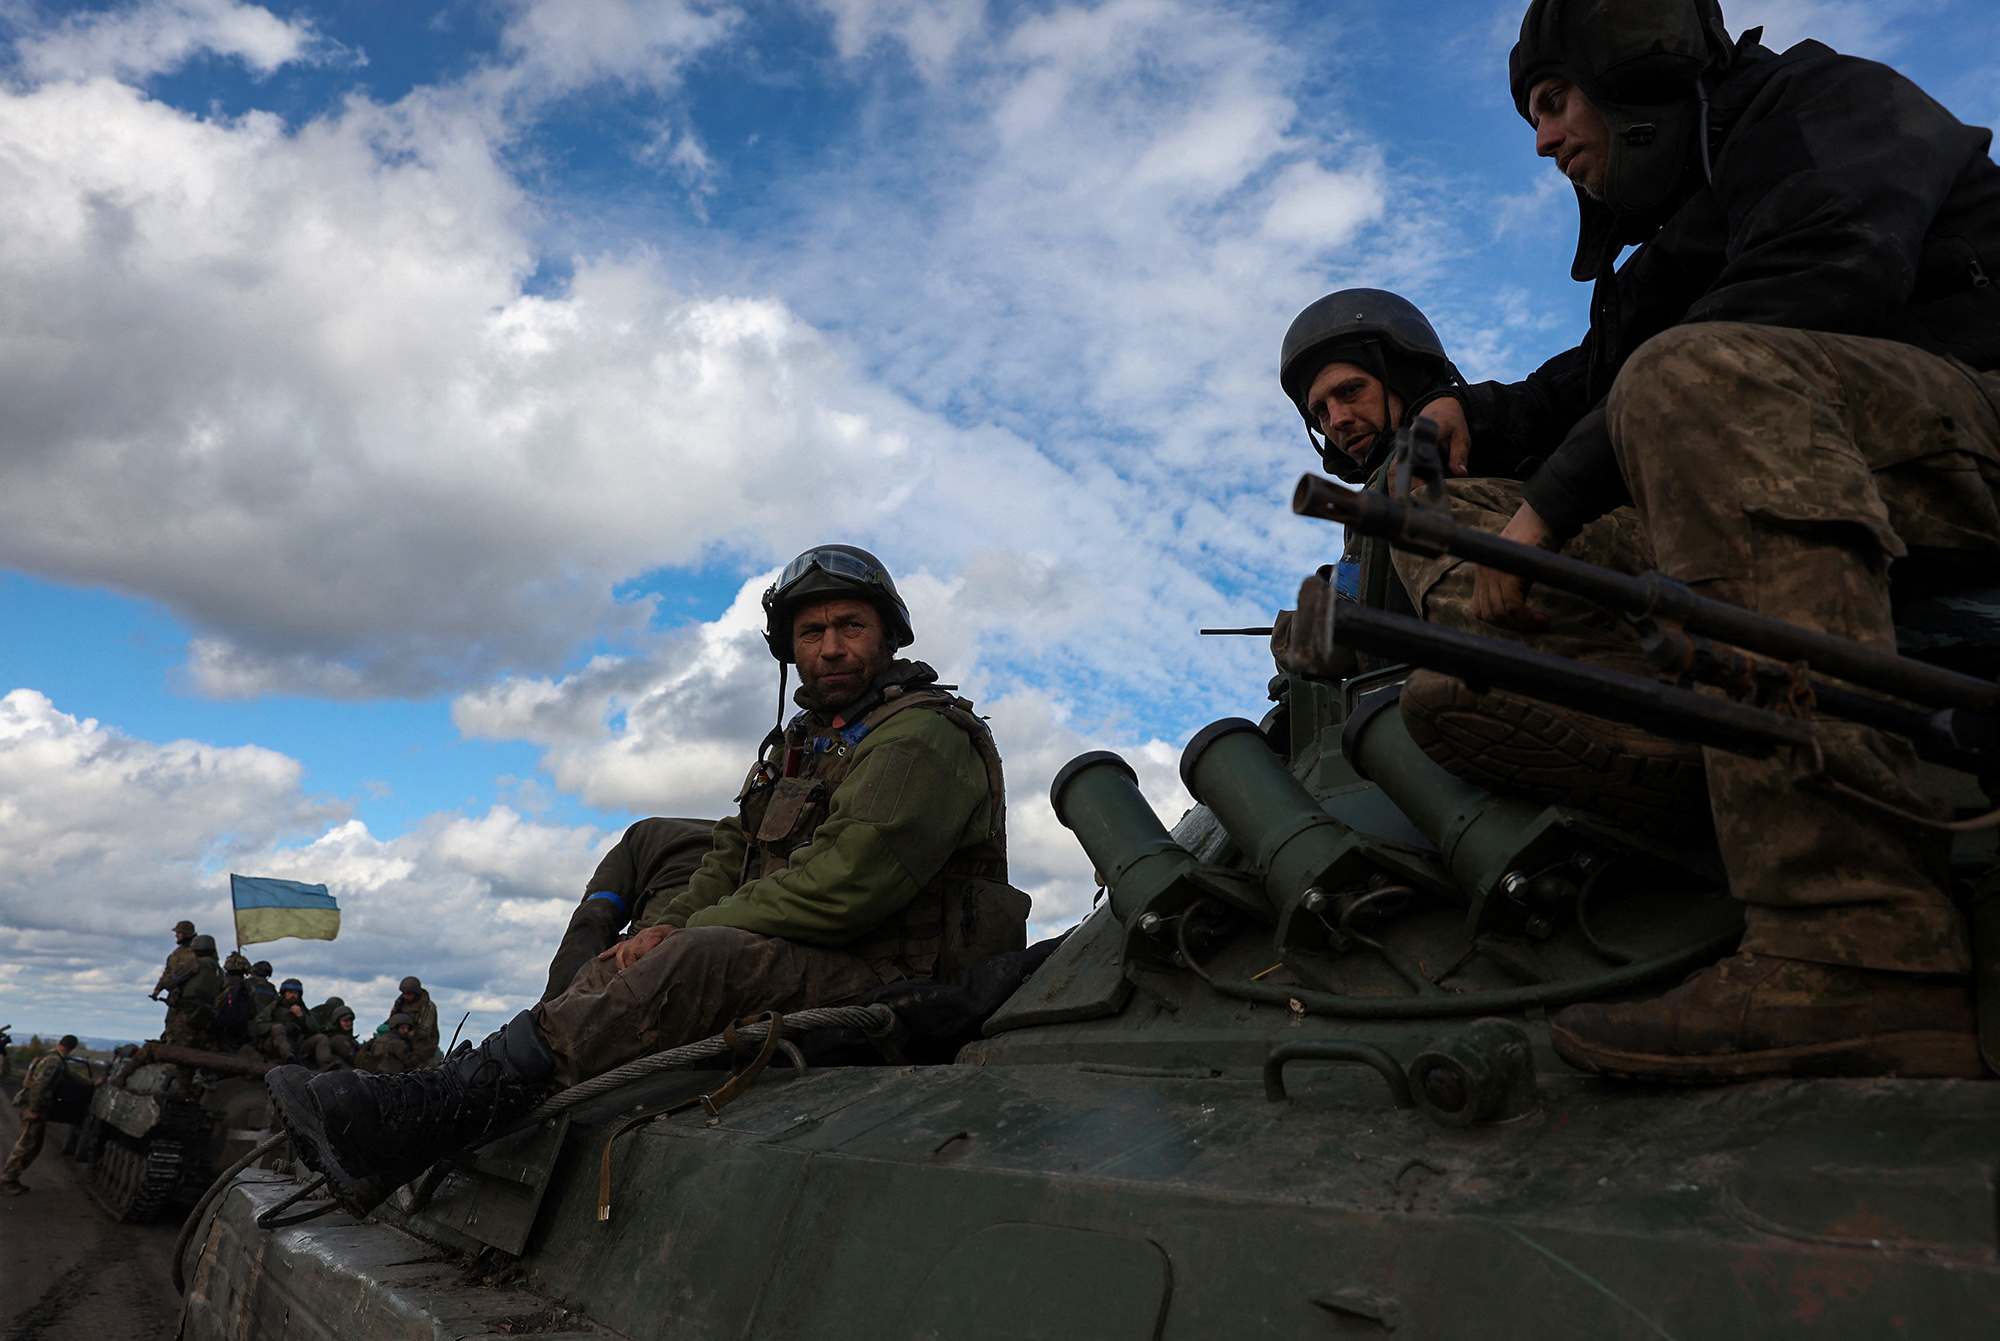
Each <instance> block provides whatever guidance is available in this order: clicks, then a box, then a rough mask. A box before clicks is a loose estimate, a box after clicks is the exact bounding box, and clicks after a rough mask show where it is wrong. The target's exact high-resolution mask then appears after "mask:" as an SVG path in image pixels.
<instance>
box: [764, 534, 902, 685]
mask: <svg viewBox="0 0 2000 1341" xmlns="http://www.w3.org/2000/svg"><path fill="white" fill-rule="evenodd" d="M842 597H851V598H853V599H856V600H863V601H867V602H868V603H869V604H870V605H872V606H874V607H875V608H876V609H877V610H879V611H881V612H882V622H883V623H884V624H885V625H886V626H887V628H888V634H889V650H890V651H892V652H893V651H895V650H896V649H897V648H899V647H908V646H909V645H910V644H911V643H912V642H914V641H916V634H915V633H913V632H912V631H911V629H910V608H909V607H908V606H907V605H904V604H903V597H902V595H901V593H899V592H898V591H897V590H896V583H895V580H894V579H893V578H891V577H890V576H889V570H888V569H887V568H884V567H883V566H882V561H881V560H880V559H878V558H876V557H875V556H874V555H873V554H870V553H869V552H868V551H867V550H865V549H857V548H855V547H854V546H853V545H815V546H814V547H813V548H811V549H809V550H807V551H806V552H805V553H803V554H801V555H799V556H798V557H797V558H796V559H793V560H792V561H791V562H790V563H788V564H786V565H785V570H784V572H782V573H780V574H779V575H778V580H777V581H776V582H774V583H772V584H771V585H770V586H769V587H768V588H766V589H765V591H764V641H765V642H767V643H769V644H770V646H771V655H772V656H774V657H776V658H777V659H778V660H779V661H780V662H781V663H782V664H784V665H787V666H789V665H791V664H792V660H793V658H792V616H793V615H794V614H795V613H796V612H797V610H798V608H799V606H801V605H803V604H805V603H807V602H808V601H815V600H817V601H832V600H839V599H840V598H842Z"/></svg>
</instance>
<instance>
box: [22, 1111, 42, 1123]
mask: <svg viewBox="0 0 2000 1341" xmlns="http://www.w3.org/2000/svg"><path fill="white" fill-rule="evenodd" d="M41 1116H42V1115H41V1114H40V1113H23V1114H21V1120H22V1121H23V1122H34V1121H36V1120H37V1119H39V1118H40V1117H41Z"/></svg>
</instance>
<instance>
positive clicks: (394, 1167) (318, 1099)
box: [264, 1011, 555, 1219]
mask: <svg viewBox="0 0 2000 1341" xmlns="http://www.w3.org/2000/svg"><path fill="white" fill-rule="evenodd" d="M554 1069H555V1058H553V1057H552V1056H550V1055H549V1050H548V1047H547V1046H546V1045H545V1044H543V1042H542V1039H541V1035H539V1034H537V1033H536V1032H535V1022H534V1019H533V1017H531V1016H530V1015H529V1014H528V1013H527V1012H526V1011H522V1012H521V1013H520V1014H519V1015H516V1016H515V1017H514V1018H513V1019H511V1020H509V1021H508V1022H507V1025H506V1027H505V1028H503V1029H501V1030H499V1031H498V1032H497V1033H493V1034H488V1035H487V1036H486V1041H485V1042H484V1043H481V1044H480V1045H479V1046H478V1047H476V1048H475V1047H473V1046H472V1045H471V1044H470V1043H463V1044H460V1045H459V1048H458V1050H457V1051H456V1052H454V1053H452V1054H451V1056H449V1057H447V1058H445V1060H444V1064H443V1065H442V1066H436V1067H429V1068H425V1069H422V1070H416V1071H405V1072H403V1073H402V1074H400V1075H394V1076H377V1075H370V1074H368V1073H367V1072H364V1071H329V1072H326V1073H325V1074H323V1075H317V1076H316V1075H314V1074H313V1073H312V1072H310V1071H308V1070H306V1068H305V1067H303V1066H281V1067H278V1068H277V1069H276V1070H274V1071H272V1072H270V1074H268V1075H267V1076H265V1078H264V1083H265V1084H266V1085H267V1086H269V1088H270V1091H271V1099H272V1102H273V1104H274V1106H275V1107H276V1109H277V1114H278V1120H279V1121H280V1122H281V1123H282V1124H283V1125H284V1129H285V1134H286V1135H288V1136H290V1137H291V1140H292V1149H293V1151H294V1152H295V1153H296V1154H297V1155H298V1157H299V1158H300V1159H301V1160H303V1161H304V1162H305V1163H306V1165H307V1167H309V1168H311V1169H313V1170H314V1171H315V1172H318V1173H323V1174H325V1175H326V1178H327V1187H328V1189H329V1190H330V1191H331V1192H332V1193H333V1196H334V1199H335V1200H336V1201H338V1202H339V1203H340V1205H341V1208H342V1209H343V1210H345V1211H347V1212H348V1213H349V1214H351V1215H353V1216H354V1217H355V1218H356V1219H360V1218H361V1217H363V1216H365V1215H367V1214H368V1212H370V1211H372V1210H374V1209H375V1207H377V1206H379V1205H381V1204H382V1202H383V1201H384V1200H385V1199H387V1197H388V1195H389V1194H390V1193H391V1192H393V1191H395V1190H396V1189H397V1188H399V1187H401V1186H402V1185H403V1184H404V1183H407V1182H409V1181H410V1180H411V1179H412V1178H414V1177H416V1176H417V1175H418V1174H420V1173H422V1172H423V1171H424V1170H425V1169H427V1168H429V1167H430V1166H431V1165H433V1164H435V1163H437V1162H438V1160H440V1159H442V1158H444V1157H445V1156H446V1155H448V1154H450V1153H452V1152H453V1151H454V1150H458V1149H460V1148H462V1147H463V1146H465V1145H468V1144H470V1143H471V1142H473V1141H476V1140H478V1139H479V1138H480V1137H481V1136H484V1135H485V1134H486V1133H488V1132H490V1131H494V1130H495V1129H497V1128H499V1127H500V1126H501V1125H503V1124H504V1123H506V1122H509V1121H511V1120H512V1119H514V1118H517V1117H519V1116H520V1115H521V1114H523V1113H525V1112H527V1111H528V1110H529V1109H530V1108H532V1107H534V1105H535V1103H536V1102H537V1101H538V1100H540V1099H541V1098H542V1097H543V1096H544V1095H545V1094H546V1093H547V1092H548V1082H549V1076H550V1073H551V1072H552V1071H553V1070H554Z"/></svg>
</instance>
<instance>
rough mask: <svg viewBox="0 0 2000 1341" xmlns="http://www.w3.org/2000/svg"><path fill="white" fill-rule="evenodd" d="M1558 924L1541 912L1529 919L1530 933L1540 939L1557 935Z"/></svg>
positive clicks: (1543, 939) (1532, 936) (1535, 938)
mask: <svg viewBox="0 0 2000 1341" xmlns="http://www.w3.org/2000/svg"><path fill="white" fill-rule="evenodd" d="M1555 931H1556V924H1555V923H1554V922H1553V921H1552V920H1551V919H1549V918H1546V917H1543V916H1542V915H1541V914H1540V913H1537V914H1535V915H1534V916H1533V917H1531V918H1529V919H1528V935H1529V936H1530V937H1531V938H1532V939H1534V940H1538V941H1545V940H1547V939H1548V938H1549V937H1551V936H1553V935H1555Z"/></svg>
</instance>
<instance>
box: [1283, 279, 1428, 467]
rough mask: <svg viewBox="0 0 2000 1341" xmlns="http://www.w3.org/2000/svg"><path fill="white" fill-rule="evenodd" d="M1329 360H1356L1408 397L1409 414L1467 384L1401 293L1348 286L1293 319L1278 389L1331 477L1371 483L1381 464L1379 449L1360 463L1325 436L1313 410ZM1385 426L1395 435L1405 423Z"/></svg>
mask: <svg viewBox="0 0 2000 1341" xmlns="http://www.w3.org/2000/svg"><path fill="white" fill-rule="evenodd" d="M1329 363H1352V364H1353V365H1355V366H1356V367H1357V368H1360V369H1362V370H1363V371H1365V372H1367V373H1368V374H1369V375H1371V376H1372V377H1374V378H1375V379H1376V380H1377V381H1379V382H1381V383H1382V385H1383V386H1384V387H1385V388H1387V389H1388V390H1389V391H1391V392H1393V393H1394V394H1395V395H1396V396H1397V397H1398V398H1399V399H1401V400H1402V402H1403V405H1404V407H1405V410H1404V413H1405V414H1407V413H1408V411H1409V408H1411V407H1414V406H1415V405H1417V404H1418V403H1419V402H1420V401H1422V400H1423V399H1424V397H1425V396H1427V395H1429V394H1430V393H1432V392H1434V391H1438V390H1440V389H1442V388H1444V387H1449V386H1462V385H1464V383H1465V379H1464V378H1463V377H1461V376H1459V372H1458V369H1457V367H1456V366H1454V365H1453V363H1452V361H1451V358H1450V357H1449V356H1448V355H1447V354H1446V353H1445V351H1444V341H1442V340H1440V339H1439V338H1438V333H1437V330H1436V329H1435V328H1434V327H1432V325H1431V323H1430V319H1429V318H1427V317H1425V316H1424V314H1423V311H1422V310H1421V309H1420V308H1418V306H1417V305H1416V304H1415V303H1413V302H1411V301H1410V300H1409V299H1407V298H1405V297H1403V296H1402V295H1401V294H1397V293H1390V292H1389V291H1388V290H1387V289H1341V290H1340V291H1338V292H1337V293H1329V294H1328V295H1326V297H1324V298H1321V299H1318V300H1317V301H1315V302H1313V303H1312V304H1310V305H1309V306H1307V307H1306V309H1305V310H1304V311H1302V312H1300V313H1299V314H1298V315H1297V316H1296V317H1293V318H1292V324H1291V326H1290V327H1289V328H1288V329H1287V330H1286V331H1285V340H1284V344H1283V345H1282V346H1281V348H1280V350H1279V353H1278V385H1280V386H1281V387H1283V388H1284V391H1285V395H1286V396H1287V397H1289V398H1290V400H1291V402H1292V404H1293V406H1294V407H1296V408H1297V410H1298V412H1299V417H1300V418H1301V419H1303V420H1305V421H1306V441H1308V442H1310V443H1311V444H1312V448H1313V450H1314V451H1315V452H1317V453H1319V458H1320V461H1321V463H1322V464H1323V465H1324V466H1325V467H1326V470H1327V473H1328V474H1331V475H1335V476H1338V477H1339V478H1341V479H1344V480H1349V481H1350V482H1359V481H1361V480H1364V479H1366V478H1368V475H1369V473H1370V472H1371V470H1372V469H1373V466H1374V464H1376V462H1375V461H1374V457H1375V452H1374V451H1371V452H1369V453H1368V459H1367V460H1364V461H1362V462H1356V461H1355V460H1354V459H1353V458H1352V457H1349V456H1348V455H1347V453H1345V452H1342V451H1340V450H1338V449H1337V448H1333V447H1331V446H1329V444H1328V443H1327V442H1326V441H1325V440H1324V439H1322V438H1320V437H1319V436H1318V434H1317V432H1316V430H1317V428H1318V425H1317V424H1315V423H1314V422H1313V416H1312V411H1311V410H1310V409H1309V408H1308V407H1307V405H1306V393H1307V392H1309V391H1311V390H1312V384H1313V379H1314V378H1316V377H1318V376H1319V374H1320V370H1321V369H1323V368H1325V367H1326V365H1327V364H1329ZM1383 427H1384V432H1385V434H1387V433H1391V432H1393V431H1394V430H1395V428H1396V427H1397V425H1395V424H1385V425H1384V426H1383ZM1383 447H1384V448H1386V437H1385V440H1384V443H1383Z"/></svg>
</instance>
